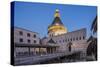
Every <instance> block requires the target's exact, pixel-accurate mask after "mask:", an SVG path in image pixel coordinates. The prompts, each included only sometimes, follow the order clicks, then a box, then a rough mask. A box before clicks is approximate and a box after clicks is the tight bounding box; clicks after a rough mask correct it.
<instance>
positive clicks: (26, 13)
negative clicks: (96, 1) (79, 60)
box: [14, 2, 97, 37]
mask: <svg viewBox="0 0 100 67" xmlns="http://www.w3.org/2000/svg"><path fill="white" fill-rule="evenodd" d="M56 9H59V11H60V16H61V20H62V22H63V24H64V25H65V27H66V28H67V29H68V32H71V31H74V30H78V29H81V28H86V29H87V35H88V36H89V35H90V27H91V24H92V21H93V19H94V18H95V16H96V14H97V7H96V6H80V5H68V4H66V5H62V4H49V3H48V4H47V3H34V2H15V13H14V15H15V16H14V20H15V22H14V26H16V27H21V28H24V29H28V30H31V31H34V32H38V33H39V34H40V36H41V37H44V36H47V28H48V26H49V25H50V24H51V23H52V22H53V19H54V13H55V10H56Z"/></svg>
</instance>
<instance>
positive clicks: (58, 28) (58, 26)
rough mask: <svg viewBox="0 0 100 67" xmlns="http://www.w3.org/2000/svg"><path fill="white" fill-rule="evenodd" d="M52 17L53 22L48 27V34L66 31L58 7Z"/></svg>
mask: <svg viewBox="0 0 100 67" xmlns="http://www.w3.org/2000/svg"><path fill="white" fill-rule="evenodd" d="M54 17H55V18H54V20H53V23H52V24H51V25H50V26H49V27H48V35H49V36H57V35H61V34H64V33H67V29H66V28H65V27H64V25H63V23H62V21H61V19H60V13H59V10H58V9H57V10H56V12H55V15H54Z"/></svg>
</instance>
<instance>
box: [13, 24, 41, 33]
mask: <svg viewBox="0 0 100 67" xmlns="http://www.w3.org/2000/svg"><path fill="white" fill-rule="evenodd" d="M14 28H18V29H22V30H26V31H29V32H32V33H37V34H39V33H38V32H33V31H31V30H27V29H25V28H21V27H17V26H14Z"/></svg>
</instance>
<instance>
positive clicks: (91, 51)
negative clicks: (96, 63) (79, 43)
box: [87, 16, 97, 60]
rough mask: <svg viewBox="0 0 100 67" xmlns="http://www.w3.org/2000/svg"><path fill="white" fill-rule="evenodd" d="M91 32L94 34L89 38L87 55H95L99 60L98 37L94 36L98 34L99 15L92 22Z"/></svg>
mask: <svg viewBox="0 0 100 67" xmlns="http://www.w3.org/2000/svg"><path fill="white" fill-rule="evenodd" d="M91 32H92V33H93V35H91V36H90V37H89V39H88V40H87V42H88V47H87V56H91V55H94V56H95V60H97V37H95V36H94V35H95V34H97V16H96V17H95V19H94V20H93V22H92V25H91Z"/></svg>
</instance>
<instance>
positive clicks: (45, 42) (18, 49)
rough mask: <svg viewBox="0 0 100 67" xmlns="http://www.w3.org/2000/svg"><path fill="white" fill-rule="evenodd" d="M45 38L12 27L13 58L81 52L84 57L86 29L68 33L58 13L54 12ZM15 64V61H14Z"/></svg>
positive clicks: (57, 11) (35, 33)
mask: <svg viewBox="0 0 100 67" xmlns="http://www.w3.org/2000/svg"><path fill="white" fill-rule="evenodd" d="M47 31H48V32H47V35H48V36H47V37H43V38H40V37H39V33H37V32H33V31H30V30H26V29H23V28H19V27H14V43H13V44H14V57H15V59H16V58H17V59H18V57H23V56H27V55H28V56H37V55H38V56H39V55H40V56H41V55H42V56H43V55H44V56H45V55H48V54H55V53H66V54H69V53H74V52H81V54H82V55H81V57H85V56H86V48H87V46H88V45H87V39H86V34H87V33H86V28H82V29H78V30H74V31H72V32H68V28H67V27H65V26H64V24H63V22H62V20H61V18H60V11H59V10H58V9H56V10H55V13H54V20H53V21H52V23H51V24H50V25H49V26H48V30H47ZM16 62H17V61H16Z"/></svg>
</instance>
